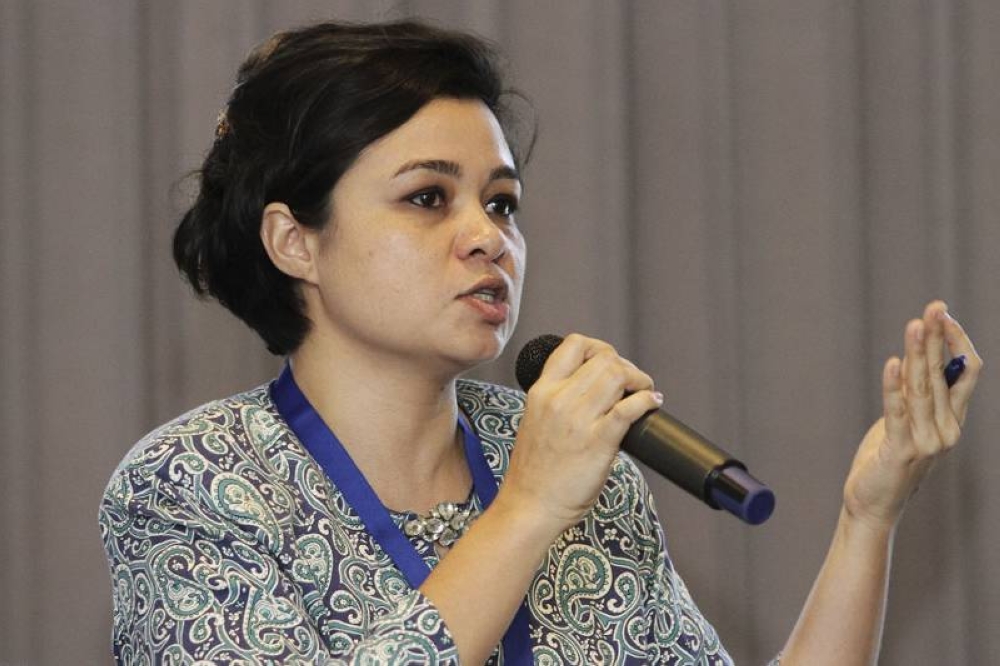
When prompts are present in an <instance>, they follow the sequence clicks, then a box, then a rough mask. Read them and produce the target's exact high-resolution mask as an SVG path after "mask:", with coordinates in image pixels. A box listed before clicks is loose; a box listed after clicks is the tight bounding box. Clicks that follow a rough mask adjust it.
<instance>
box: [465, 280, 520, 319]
mask: <svg viewBox="0 0 1000 666" xmlns="http://www.w3.org/2000/svg"><path fill="white" fill-rule="evenodd" d="M509 293H510V287H509V286H508V285H507V281H506V280H504V279H503V278H502V277H499V276H497V277H487V278H484V279H482V280H480V281H479V282H477V283H476V284H475V286H473V287H472V288H471V289H469V290H468V291H465V292H463V293H462V294H460V295H459V299H460V300H463V301H465V302H466V303H468V304H469V305H470V306H472V307H473V308H474V309H475V310H476V311H477V312H478V313H479V315H480V316H481V317H482V318H483V319H484V320H485V321H486V322H487V323H489V324H493V325H497V324H502V323H504V322H506V321H507V320H508V318H509V317H510V310H511V308H510V304H509V303H508V302H507V299H508V295H509Z"/></svg>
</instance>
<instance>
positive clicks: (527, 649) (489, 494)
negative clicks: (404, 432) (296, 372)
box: [271, 364, 533, 665]
mask: <svg viewBox="0 0 1000 666" xmlns="http://www.w3.org/2000/svg"><path fill="white" fill-rule="evenodd" d="M271 399H272V400H273V401H274V404H275V406H276V407H277V408H278V413H279V414H281V417H282V418H283V419H285V422H286V423H288V425H289V427H290V428H291V429H292V432H294V433H295V435H296V437H298V438H299V441H301V442H302V445H303V446H304V447H305V448H306V450H307V451H308V452H309V454H310V455H311V456H312V457H313V459H315V460H316V462H317V463H319V465H320V467H322V468H323V471H324V472H326V475H327V476H328V477H329V478H330V480H331V481H333V484H334V485H335V486H336V487H337V489H338V490H339V491H340V492H341V493H342V494H343V495H344V498H345V499H346V500H347V503H348V504H350V506H351V508H352V509H354V511H355V513H357V514H358V517H359V518H361V522H362V523H364V525H365V527H366V528H367V529H368V532H369V533H370V534H371V535H372V537H373V538H374V539H375V541H376V543H378V545H379V547H380V548H382V550H383V551H385V553H386V554H387V555H388V556H389V558H390V559H391V560H392V561H393V563H394V564H395V565H396V567H397V568H398V569H399V570H400V571H402V572H403V575H404V576H406V580H407V582H409V584H410V587H412V588H413V589H417V588H418V587H420V585H422V584H423V582H424V580H425V579H426V578H427V576H428V575H429V574H430V567H429V566H428V565H427V563H426V562H424V560H423V558H421V557H420V553H418V552H417V549H416V548H414V546H413V544H412V543H410V540H409V539H407V538H406V535H405V534H403V532H402V530H400V529H399V528H398V527H397V526H396V523H394V522H393V520H392V516H390V515H389V510H388V509H386V508H385V505H383V504H382V501H381V500H380V499H379V498H378V495H376V494H375V491H374V490H373V489H372V487H371V485H370V484H369V483H368V480H367V479H366V478H365V476H364V474H362V473H361V470H359V469H358V467H357V465H355V464H354V461H353V460H352V459H351V456H350V454H349V453H348V452H347V449H345V448H344V445H343V444H341V443H340V440H338V439H337V436H336V435H334V434H333V431H331V430H330V428H328V427H327V425H326V423H324V422H323V419H322V418H321V417H320V415H319V413H318V412H317V411H316V410H315V409H314V408H313V406H312V405H311V404H309V400H308V399H307V398H306V397H305V395H303V393H302V391H301V389H299V386H298V384H296V383H295V378H294V377H293V376H292V369H291V367H290V366H289V365H287V364H286V365H285V369H284V370H282V372H281V375H280V376H279V377H278V378H277V379H276V380H274V381H273V382H271ZM458 425H459V427H460V428H461V429H462V435H463V441H464V445H465V459H466V460H467V461H468V462H469V468H470V471H471V472H472V484H473V488H474V489H475V492H476V496H477V497H478V498H479V502H480V504H482V506H483V509H486V507H488V506H489V505H490V503H491V502H492V501H493V498H494V497H496V494H497V481H496V478H495V477H494V476H493V470H492V469H490V465H489V463H488V462H487V461H486V454H484V453H483V447H482V443H481V442H480V441H479V437H478V435H476V433H475V432H474V431H473V430H472V428H471V427H469V426H468V425H467V424H466V423H465V421H464V420H462V419H459V420H458ZM503 656H504V663H508V664H516V665H522V664H524V665H526V664H531V663H533V659H532V656H531V640H530V637H529V633H528V609H527V606H526V605H525V604H524V603H522V604H521V607H520V608H519V609H518V610H517V613H516V614H515V615H514V619H513V621H511V623H510V626H509V627H508V628H507V633H506V634H504V637H503Z"/></svg>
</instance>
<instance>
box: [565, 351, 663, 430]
mask: <svg viewBox="0 0 1000 666" xmlns="http://www.w3.org/2000/svg"><path fill="white" fill-rule="evenodd" d="M564 384H565V387H564V389H563V390H566V391H572V392H573V393H574V394H575V395H577V396H578V397H579V400H580V403H581V406H582V407H583V408H584V409H586V410H587V412H588V413H591V414H595V415H602V414H605V413H607V411H608V410H610V409H611V408H612V407H613V406H614V405H615V403H617V402H618V401H619V400H621V399H622V396H624V395H625V394H627V393H634V392H636V391H642V390H652V388H653V379H652V377H650V376H649V375H647V374H646V373H645V372H643V371H641V370H639V369H638V368H636V367H635V366H634V365H633V364H632V363H630V362H629V361H627V360H625V359H623V358H621V357H620V356H618V354H616V353H615V352H614V351H603V352H601V353H600V354H598V355H597V356H595V357H593V358H591V359H590V360H588V361H587V362H585V363H584V364H583V365H582V366H581V367H580V369H579V370H577V371H576V372H575V373H573V375H572V376H571V377H569V378H568V379H567V380H565V382H564Z"/></svg>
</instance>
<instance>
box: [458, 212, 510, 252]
mask: <svg viewBox="0 0 1000 666" xmlns="http://www.w3.org/2000/svg"><path fill="white" fill-rule="evenodd" d="M473 208H474V209H473V210H471V211H469V212H468V214H466V215H464V216H463V218H462V220H461V223H460V224H461V226H460V229H459V233H458V237H457V239H456V246H457V247H456V249H457V251H458V255H459V256H460V257H461V258H462V259H469V258H473V257H477V256H479V257H482V258H484V259H488V260H489V261H491V262H495V261H498V260H499V259H500V258H501V257H503V256H504V254H506V252H507V237H506V236H505V235H504V233H503V231H502V230H501V229H500V228H499V226H497V224H496V222H495V221H494V220H493V219H491V218H490V216H489V214H488V213H487V212H486V211H485V210H483V209H482V207H479V206H475V207H473Z"/></svg>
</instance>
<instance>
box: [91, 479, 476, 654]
mask: <svg viewBox="0 0 1000 666" xmlns="http://www.w3.org/2000/svg"><path fill="white" fill-rule="evenodd" d="M134 471H135V470H129V469H128V468H126V469H125V470H124V471H122V472H119V473H116V476H115V477H114V478H113V479H112V484H111V486H109V489H108V492H107V493H106V494H105V497H104V500H103V502H102V505H101V508H100V512H99V521H100V526H101V536H102V539H103V541H104V546H105V550H106V552H107V556H108V560H109V563H110V568H111V578H112V584H113V591H114V595H113V610H114V627H113V634H112V641H113V651H114V657H115V659H116V661H117V663H125V664H127V663H165V662H170V663H190V662H194V661H199V660H201V661H199V663H207V662H212V663H229V662H230V661H234V660H242V661H247V662H249V663H265V664H325V665H333V664H354V663H372V662H373V661H374V662H378V663H384V661H385V657H386V655H389V654H395V655H397V657H402V656H406V657H409V660H407V659H406V658H400V659H399V661H398V662H397V663H430V662H433V663H441V664H447V663H455V662H456V661H457V654H456V650H455V646H454V643H453V642H452V640H451V636H450V634H449V633H448V631H447V629H446V628H445V627H444V624H443V622H442V621H441V619H440V616H439V615H438V613H437V610H436V609H435V608H434V607H433V606H432V605H431V604H430V602H429V601H428V600H427V599H426V598H425V597H423V596H422V595H421V594H420V593H419V592H416V591H412V592H410V593H409V594H406V595H404V596H402V597H401V598H400V599H399V602H398V603H397V605H396V607H395V609H393V610H392V611H390V612H388V613H387V614H386V615H384V616H383V617H381V618H380V619H379V620H378V621H377V622H375V623H372V625H370V626H369V627H367V629H366V631H365V633H364V635H363V636H362V638H361V640H356V642H355V643H354V644H353V645H351V646H350V649H349V650H348V651H347V652H346V654H342V653H341V650H343V646H340V649H339V650H338V651H337V653H338V654H339V655H340V656H339V658H338V659H333V658H332V657H331V654H330V651H329V650H328V648H327V644H326V641H325V640H324V638H323V636H321V635H320V633H319V631H318V630H317V628H316V625H315V623H314V622H313V620H312V618H311V617H310V615H309V613H308V612H307V610H306V608H307V605H308V604H307V603H306V600H305V599H304V598H303V596H302V594H301V592H300V589H299V586H298V585H297V584H296V581H295V580H293V579H292V577H291V576H290V575H289V573H288V571H287V570H285V569H284V568H283V567H282V566H281V565H279V563H278V561H277V560H276V559H275V558H274V557H272V555H271V553H270V552H269V551H268V548H267V547H266V546H265V545H264V544H263V542H262V541H261V540H257V539H254V538H253V537H252V536H251V534H250V533H249V532H247V531H244V530H242V529H240V528H239V527H237V526H236V525H234V524H233V523H231V522H230V521H229V520H227V519H226V517H225V516H222V515H220V514H217V513H214V512H213V511H212V509H210V508H208V507H205V506H202V505H200V504H192V503H191V502H186V501H185V495H184V493H183V491H178V489H177V488H176V487H174V486H172V485H171V484H169V483H167V482H164V481H162V480H159V479H156V478H155V477H154V478H153V479H152V480H146V479H142V477H141V475H140V474H132V473H130V472H134ZM140 479H142V480H140ZM341 635H342V636H344V637H346V636H348V634H346V633H345V634H341ZM334 638H336V635H334ZM351 638H352V639H353V638H354V636H353V635H352V636H351ZM380 660H381V661H380Z"/></svg>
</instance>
